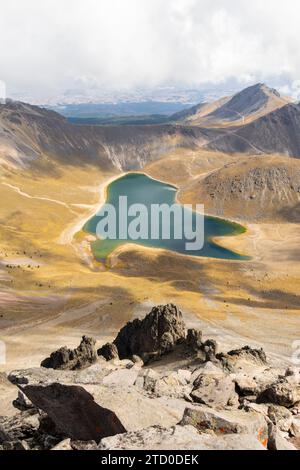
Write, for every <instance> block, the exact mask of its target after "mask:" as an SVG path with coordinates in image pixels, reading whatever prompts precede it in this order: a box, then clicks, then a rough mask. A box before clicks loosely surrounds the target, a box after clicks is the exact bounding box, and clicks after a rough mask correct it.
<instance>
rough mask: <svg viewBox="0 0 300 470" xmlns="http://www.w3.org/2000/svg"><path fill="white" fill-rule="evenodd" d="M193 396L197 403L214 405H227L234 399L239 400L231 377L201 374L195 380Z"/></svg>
mask: <svg viewBox="0 0 300 470" xmlns="http://www.w3.org/2000/svg"><path fill="white" fill-rule="evenodd" d="M191 397H192V399H193V401H195V402H196V403H202V404H204V405H208V406H211V407H214V406H226V405H228V404H229V403H230V402H231V401H232V400H237V398H238V395H237V394H236V392H235V384H234V382H233V380H232V379H231V377H229V376H220V375H212V374H209V375H203V374H201V375H200V376H199V377H198V378H197V379H196V380H195V382H194V388H193V390H192V392H191Z"/></svg>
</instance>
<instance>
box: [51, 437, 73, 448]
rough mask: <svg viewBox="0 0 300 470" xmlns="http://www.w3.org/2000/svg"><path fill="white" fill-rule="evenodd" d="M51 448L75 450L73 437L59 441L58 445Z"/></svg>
mask: <svg viewBox="0 0 300 470" xmlns="http://www.w3.org/2000/svg"><path fill="white" fill-rule="evenodd" d="M51 450H73V449H72V447H71V439H64V440H63V441H61V442H59V444H57V445H56V446H54V447H52V449H51Z"/></svg>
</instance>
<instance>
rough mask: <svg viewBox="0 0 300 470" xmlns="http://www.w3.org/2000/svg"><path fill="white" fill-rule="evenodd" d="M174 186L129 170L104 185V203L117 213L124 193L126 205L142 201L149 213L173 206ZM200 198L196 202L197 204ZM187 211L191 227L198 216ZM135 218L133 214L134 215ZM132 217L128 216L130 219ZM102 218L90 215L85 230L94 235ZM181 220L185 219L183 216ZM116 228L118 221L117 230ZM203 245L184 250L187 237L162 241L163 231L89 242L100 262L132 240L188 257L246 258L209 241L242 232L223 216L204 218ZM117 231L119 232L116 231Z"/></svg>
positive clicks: (171, 229)
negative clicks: (154, 208) (157, 207)
mask: <svg viewBox="0 0 300 470" xmlns="http://www.w3.org/2000/svg"><path fill="white" fill-rule="evenodd" d="M176 194H177V188H176V187H174V186H172V185H169V184H166V183H163V182H160V181H157V180H154V179H152V178H150V177H148V176H147V175H145V174H141V173H128V174H126V175H124V176H122V177H120V178H119V179H117V180H114V181H113V182H112V183H111V184H110V185H109V186H108V188H107V199H106V203H109V204H111V205H113V206H114V207H115V210H116V214H117V216H118V213H119V197H120V196H127V201H128V206H130V205H132V204H143V205H145V206H146V207H147V208H148V209H149V214H150V213H151V210H150V207H151V205H153V204H167V205H168V206H172V205H173V204H174V203H175V202H176ZM200 203H201V201H199V204H200ZM184 211H189V209H184V210H183V214H184V213H185V212H184ZM189 212H190V215H191V214H193V216H192V217H193V221H192V228H195V227H196V218H197V217H200V215H198V214H197V213H196V212H191V211H189ZM133 218H134V217H133ZM133 218H130V217H129V218H128V222H130V221H131V220H132V219H133ZM100 220H101V217H99V216H98V215H95V216H94V217H92V218H91V219H90V220H89V221H88V222H87V223H86V224H85V226H84V231H86V232H88V233H90V234H93V235H95V234H96V228H97V225H98V222H99V221H100ZM183 220H184V219H183ZM151 223H153V220H151V217H150V216H149V220H148V224H149V233H150V232H151ZM169 225H170V232H171V234H173V230H174V221H173V219H172V218H171V219H170V224H169ZM118 228H119V226H118V223H117V229H118ZM204 228H205V230H204V234H205V240H204V246H203V248H202V249H200V250H197V251H187V250H186V242H187V240H186V239H180V240H178V239H175V237H174V236H173V237H172V236H171V237H170V239H168V240H165V239H163V237H162V234H161V233H160V234H159V237H158V239H151V234H150V238H149V239H147V240H141V239H140V240H132V239H130V238H129V237H128V236H127V238H126V240H119V239H117V240H108V239H106V240H103V239H102V240H101V239H98V240H96V241H95V242H93V243H92V251H93V254H94V256H95V258H96V259H97V260H99V261H103V260H105V258H106V257H107V256H108V255H109V254H110V253H112V251H114V250H115V249H116V248H117V247H119V246H120V245H123V244H125V243H126V244H127V243H132V244H138V245H143V246H148V247H153V248H162V249H166V250H171V251H175V252H177V253H181V254H185V255H187V256H201V257H210V258H219V259H229V260H246V259H249V257H247V256H244V255H241V254H238V253H235V252H233V251H230V250H227V249H226V248H222V247H221V246H219V245H217V244H216V243H214V242H213V241H212V238H213V237H219V236H234V235H238V234H241V233H244V232H245V231H246V229H245V228H244V227H243V226H241V225H239V224H237V223H233V222H230V221H227V220H224V219H219V218H216V217H211V216H205V217H204ZM117 233H118V232H117Z"/></svg>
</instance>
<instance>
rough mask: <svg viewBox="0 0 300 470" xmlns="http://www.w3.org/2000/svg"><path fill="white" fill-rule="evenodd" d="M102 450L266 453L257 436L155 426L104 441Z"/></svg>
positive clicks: (185, 427) (188, 427)
mask: <svg viewBox="0 0 300 470" xmlns="http://www.w3.org/2000/svg"><path fill="white" fill-rule="evenodd" d="M99 449H100V450H195V451H196V450H265V448H264V447H263V445H262V444H261V443H260V442H259V441H258V440H257V439H256V438H255V437H254V436H253V435H247V434H243V435H240V436H239V435H232V434H229V435H227V436H216V435H207V434H199V433H198V432H197V430H196V429H195V428H194V427H193V426H173V427H172V428H169V429H167V428H164V427H161V426H153V427H151V428H147V429H142V430H139V431H135V432H129V433H125V434H122V435H118V436H113V437H108V438H106V439H102V441H101V442H100V444H99Z"/></svg>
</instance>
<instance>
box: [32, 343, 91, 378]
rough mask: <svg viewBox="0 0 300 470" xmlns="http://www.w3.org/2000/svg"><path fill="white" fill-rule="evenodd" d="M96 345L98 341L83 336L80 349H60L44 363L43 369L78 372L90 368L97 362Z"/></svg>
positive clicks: (42, 364)
mask: <svg viewBox="0 0 300 470" xmlns="http://www.w3.org/2000/svg"><path fill="white" fill-rule="evenodd" d="M95 344H96V341H95V340H94V339H93V338H88V337H87V336H83V337H82V341H81V343H80V345H79V346H78V348H76V349H68V348H67V347H63V348H60V349H58V350H57V351H55V352H53V353H52V354H51V355H50V357H48V358H46V359H44V360H43V361H42V363H41V367H45V368H46V369H62V370H76V369H82V368H84V367H88V366H90V365H91V364H94V363H95V362H96V361H97V352H96V349H95Z"/></svg>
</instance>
